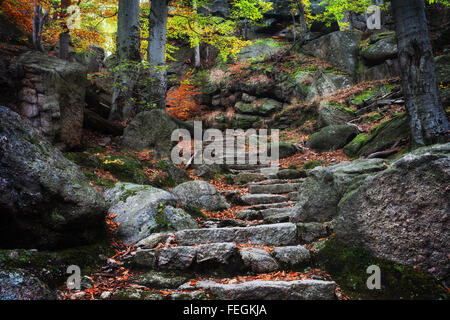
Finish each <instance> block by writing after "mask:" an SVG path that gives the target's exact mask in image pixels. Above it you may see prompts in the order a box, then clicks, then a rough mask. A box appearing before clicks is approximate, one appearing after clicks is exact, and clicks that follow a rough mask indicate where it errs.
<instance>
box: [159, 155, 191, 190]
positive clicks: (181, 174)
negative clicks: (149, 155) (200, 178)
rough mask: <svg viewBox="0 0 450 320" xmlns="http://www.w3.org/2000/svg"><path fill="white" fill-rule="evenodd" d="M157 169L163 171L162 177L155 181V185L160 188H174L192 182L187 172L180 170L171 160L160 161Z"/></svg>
mask: <svg viewBox="0 0 450 320" xmlns="http://www.w3.org/2000/svg"><path fill="white" fill-rule="evenodd" d="M156 168H158V169H160V170H162V171H163V174H162V175H159V176H157V177H155V179H154V180H153V185H155V186H156V187H158V188H173V187H175V186H177V185H179V184H181V183H183V182H187V181H190V180H191V179H190V177H189V174H188V172H187V171H186V170H183V169H181V168H178V167H177V166H176V165H174V164H173V163H172V162H171V161H169V160H160V161H158V163H157V164H156Z"/></svg>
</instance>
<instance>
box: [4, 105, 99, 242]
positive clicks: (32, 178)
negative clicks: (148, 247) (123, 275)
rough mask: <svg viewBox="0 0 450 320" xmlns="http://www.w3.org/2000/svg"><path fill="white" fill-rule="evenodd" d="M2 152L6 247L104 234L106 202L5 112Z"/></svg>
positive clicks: (40, 138)
mask: <svg viewBox="0 0 450 320" xmlns="http://www.w3.org/2000/svg"><path fill="white" fill-rule="evenodd" d="M0 150H1V151H0V211H1V212H2V214H1V216H0V243H1V247H2V248H53V247H68V246H73V245H79V244H83V243H87V242H91V241H93V240H96V238H97V237H98V236H100V235H102V234H103V233H104V220H103V218H104V214H105V212H106V204H105V201H104V199H103V197H102V196H101V195H100V194H99V193H98V192H97V191H96V190H94V189H93V188H92V187H91V186H90V185H89V182H88V181H87V180H86V178H85V176H84V175H83V173H82V172H81V171H80V170H79V169H78V167H77V166H76V165H75V164H73V163H72V162H70V161H69V160H67V159H66V158H65V157H64V156H63V155H62V153H61V152H60V151H59V150H57V149H56V148H55V147H53V146H52V145H51V144H50V143H49V142H48V141H47V140H46V139H45V138H44V137H43V136H42V135H40V134H39V133H38V132H37V131H36V130H35V129H33V128H32V127H31V126H30V125H28V124H27V123H26V122H25V121H23V120H22V119H21V117H20V116H19V115H18V114H17V113H15V112H13V111H11V110H10V109H7V108H4V107H0Z"/></svg>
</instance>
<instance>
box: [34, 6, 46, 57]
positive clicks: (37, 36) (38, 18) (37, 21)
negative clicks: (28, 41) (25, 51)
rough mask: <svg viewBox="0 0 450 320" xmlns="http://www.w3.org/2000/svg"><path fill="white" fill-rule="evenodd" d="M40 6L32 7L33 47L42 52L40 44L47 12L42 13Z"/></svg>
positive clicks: (42, 48)
mask: <svg viewBox="0 0 450 320" xmlns="http://www.w3.org/2000/svg"><path fill="white" fill-rule="evenodd" d="M42 10H43V8H42V5H40V4H38V5H36V6H35V7H34V13H33V46H34V48H35V49H36V50H40V51H44V46H43V44H42V30H43V28H44V23H45V20H46V19H47V17H48V15H49V11H48V10H46V11H45V12H43V11H42Z"/></svg>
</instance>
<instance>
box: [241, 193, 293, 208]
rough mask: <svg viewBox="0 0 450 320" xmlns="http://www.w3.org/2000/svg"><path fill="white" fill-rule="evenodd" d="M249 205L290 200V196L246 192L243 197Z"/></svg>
mask: <svg viewBox="0 0 450 320" xmlns="http://www.w3.org/2000/svg"><path fill="white" fill-rule="evenodd" d="M241 199H242V201H243V202H244V203H246V204H248V205H255V204H269V203H280V202H286V201H289V197H287V196H283V195H279V194H246V195H243V196H242V197H241Z"/></svg>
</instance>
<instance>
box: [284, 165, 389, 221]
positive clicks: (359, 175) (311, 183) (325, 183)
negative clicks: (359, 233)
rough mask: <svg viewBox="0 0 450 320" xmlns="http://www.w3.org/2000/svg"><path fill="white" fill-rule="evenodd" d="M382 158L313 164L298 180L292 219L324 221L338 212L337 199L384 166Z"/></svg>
mask: <svg viewBox="0 0 450 320" xmlns="http://www.w3.org/2000/svg"><path fill="white" fill-rule="evenodd" d="M383 162H384V161H383V160H382V159H370V160H356V161H353V162H341V163H339V164H337V165H334V166H329V167H316V168H314V169H313V170H311V171H310V172H309V175H308V178H307V179H306V180H305V182H303V183H302V185H301V188H300V194H299V199H300V200H299V201H298V202H297V204H296V206H295V207H294V208H293V212H292V218H291V221H293V222H325V221H329V220H331V219H333V218H334V217H336V216H337V214H338V203H339V201H340V200H341V198H342V197H343V196H344V195H345V194H346V193H347V192H348V191H350V190H353V189H355V188H357V187H358V186H359V184H361V182H362V181H363V180H364V179H365V178H366V177H367V176H369V175H373V174H375V173H377V172H379V171H383V170H385V169H386V168H387V167H386V166H385V165H384V164H383Z"/></svg>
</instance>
